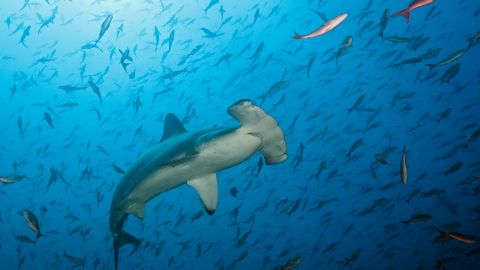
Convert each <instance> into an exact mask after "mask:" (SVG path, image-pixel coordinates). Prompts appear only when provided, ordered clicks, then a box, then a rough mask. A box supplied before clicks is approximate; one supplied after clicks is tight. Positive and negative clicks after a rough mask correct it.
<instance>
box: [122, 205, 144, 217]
mask: <svg viewBox="0 0 480 270" xmlns="http://www.w3.org/2000/svg"><path fill="white" fill-rule="evenodd" d="M126 212H127V213H129V214H131V215H134V216H136V217H137V218H139V219H142V220H143V218H144V217H145V205H144V204H141V203H134V204H132V205H131V206H130V207H128V209H127V211H126Z"/></svg>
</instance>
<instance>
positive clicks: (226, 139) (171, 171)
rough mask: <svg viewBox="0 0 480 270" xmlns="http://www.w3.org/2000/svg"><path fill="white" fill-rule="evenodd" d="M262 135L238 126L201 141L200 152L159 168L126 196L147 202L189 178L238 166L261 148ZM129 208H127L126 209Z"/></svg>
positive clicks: (138, 202)
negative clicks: (221, 134)
mask: <svg viewBox="0 0 480 270" xmlns="http://www.w3.org/2000/svg"><path fill="white" fill-rule="evenodd" d="M260 146H261V139H260V138H258V137H256V136H253V135H250V134H247V133H244V132H242V130H241V129H237V130H235V131H233V132H231V133H228V134H225V135H223V136H221V137H219V138H215V139H211V140H207V141H206V142H204V143H201V144H200V145H198V148H199V149H198V154H197V155H195V156H194V157H193V158H191V159H189V160H188V161H186V162H184V163H181V164H178V165H175V166H165V167H161V168H158V169H157V170H155V171H154V172H152V173H151V174H149V175H148V176H147V177H146V178H145V179H143V180H141V181H140V183H139V184H138V185H137V187H135V188H134V189H133V190H132V191H131V193H130V194H129V195H128V196H127V197H126V198H125V202H126V203H127V205H126V208H127V209H128V204H142V205H144V204H146V203H147V202H148V201H150V200H151V199H153V198H154V197H156V196H158V195H160V194H161V193H163V192H166V191H169V190H171V189H173V188H176V187H178V186H180V185H183V184H185V183H186V182H187V181H188V180H191V179H194V178H198V177H202V176H205V175H210V174H215V173H216V172H218V171H221V170H224V169H227V168H230V167H232V166H235V165H237V164H239V163H241V162H243V161H245V160H247V159H248V158H249V157H251V156H252V155H253V154H255V152H257V151H258V150H259V148H260ZM127 212H128V211H127Z"/></svg>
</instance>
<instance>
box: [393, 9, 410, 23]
mask: <svg viewBox="0 0 480 270" xmlns="http://www.w3.org/2000/svg"><path fill="white" fill-rule="evenodd" d="M396 16H405V19H406V20H407V23H409V22H410V10H409V9H408V8H407V9H404V10H402V11H399V12H397V13H393V14H392V15H390V17H396Z"/></svg>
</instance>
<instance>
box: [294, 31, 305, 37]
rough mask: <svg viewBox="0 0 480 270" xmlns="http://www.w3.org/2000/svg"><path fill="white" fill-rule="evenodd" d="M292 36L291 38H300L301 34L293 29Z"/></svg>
mask: <svg viewBox="0 0 480 270" xmlns="http://www.w3.org/2000/svg"><path fill="white" fill-rule="evenodd" d="M292 38H293V39H302V38H303V36H302V35H300V34H299V33H297V32H295V31H293V37H292Z"/></svg>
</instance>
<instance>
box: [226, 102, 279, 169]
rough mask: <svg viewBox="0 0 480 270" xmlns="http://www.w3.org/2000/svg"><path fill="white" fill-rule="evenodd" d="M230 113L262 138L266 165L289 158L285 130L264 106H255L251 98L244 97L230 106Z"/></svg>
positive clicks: (250, 132) (243, 126)
mask: <svg viewBox="0 0 480 270" xmlns="http://www.w3.org/2000/svg"><path fill="white" fill-rule="evenodd" d="M228 114H230V115H231V116H232V117H234V118H235V119H237V120H238V121H239V122H240V125H241V128H242V129H246V130H247V131H248V134H251V135H253V136H256V137H259V138H260V139H261V140H262V145H261V148H260V152H262V154H263V156H264V158H265V164H266V165H270V164H276V163H282V162H283V161H285V160H286V159H287V145H286V143H285V136H284V135H283V131H282V129H281V128H280V127H279V126H278V123H277V121H275V119H273V117H272V116H270V115H268V114H267V113H266V112H265V111H264V110H263V109H262V108H260V107H258V106H255V105H254V104H253V103H252V102H251V101H250V100H245V99H242V100H240V101H238V102H236V103H235V104H233V105H232V106H230V107H229V108H228Z"/></svg>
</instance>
